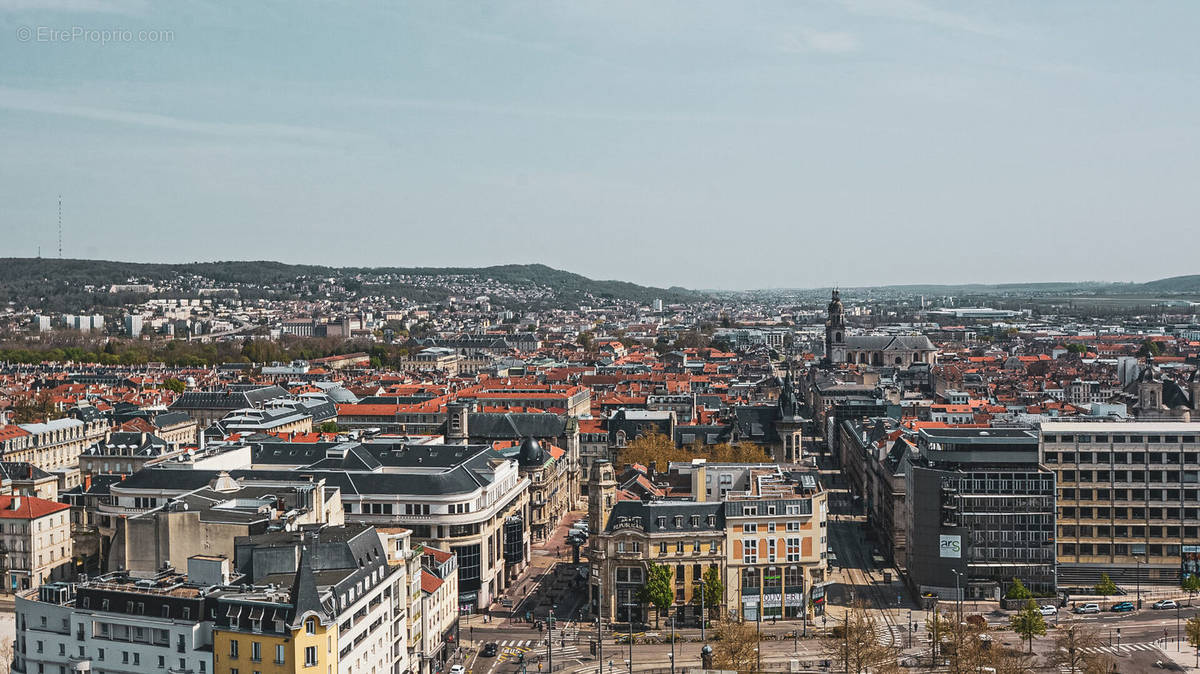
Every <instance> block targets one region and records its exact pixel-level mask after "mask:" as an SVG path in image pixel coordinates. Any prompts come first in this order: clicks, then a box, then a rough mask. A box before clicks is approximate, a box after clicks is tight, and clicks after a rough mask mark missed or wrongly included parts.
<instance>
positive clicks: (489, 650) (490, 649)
mask: <svg viewBox="0 0 1200 674" xmlns="http://www.w3.org/2000/svg"><path fill="white" fill-rule="evenodd" d="M499 651H500V647H499V646H497V645H496V644H495V643H490V644H484V646H483V650H482V651H480V653H479V656H480V657H482V658H494V657H496V653H498V652H499Z"/></svg>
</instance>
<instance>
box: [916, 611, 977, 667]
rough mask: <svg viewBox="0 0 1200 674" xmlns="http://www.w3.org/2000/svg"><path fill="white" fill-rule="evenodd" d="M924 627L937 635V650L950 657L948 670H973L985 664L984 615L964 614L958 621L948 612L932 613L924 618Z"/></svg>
mask: <svg viewBox="0 0 1200 674" xmlns="http://www.w3.org/2000/svg"><path fill="white" fill-rule="evenodd" d="M925 627H926V629H928V630H929V633H930V634H937V646H938V652H939V653H941V654H942V656H943V657H947V658H949V660H950V667H951V671H953V672H975V671H978V670H979V668H980V667H983V666H984V664H985V662H984V656H985V655H986V649H985V644H984V637H983V634H984V632H986V631H987V620H986V619H984V618H983V616H979V615H972V616H966V617H965V618H964V619H963V620H962V621H961V622H959V621H958V620H957V619H956V618H955V616H954V615H953V614H952V613H951V612H949V611H947V612H945V613H941V614H939V613H936V612H935V613H934V614H933V615H931V616H929V618H927V619H926V620H925Z"/></svg>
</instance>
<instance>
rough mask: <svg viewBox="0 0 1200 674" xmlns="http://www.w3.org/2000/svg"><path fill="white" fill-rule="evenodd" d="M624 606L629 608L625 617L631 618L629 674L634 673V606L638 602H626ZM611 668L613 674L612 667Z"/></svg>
mask: <svg viewBox="0 0 1200 674" xmlns="http://www.w3.org/2000/svg"><path fill="white" fill-rule="evenodd" d="M624 606H625V608H626V609H628V610H627V611H626V615H625V617H626V618H629V659H628V660H626V661H625V662H627V663H629V674H633V607H634V606H637V602H632V601H631V602H628V603H626V604H624ZM609 670H610V674H611V670H612V668H611V667H610V668H609Z"/></svg>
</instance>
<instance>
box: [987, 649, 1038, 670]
mask: <svg viewBox="0 0 1200 674" xmlns="http://www.w3.org/2000/svg"><path fill="white" fill-rule="evenodd" d="M983 665H984V666H988V667H991V668H992V669H993V670H995V671H996V674H1032V673H1033V672H1037V671H1041V670H1040V669H1038V667H1037V666H1036V656H1034V655H1032V654H1030V653H1022V652H1021V650H1020V649H1019V648H1004V647H1003V646H999V645H997V644H993V645H991V646H990V647H989V648H988V650H987V652H986V654H985V655H984V657H983Z"/></svg>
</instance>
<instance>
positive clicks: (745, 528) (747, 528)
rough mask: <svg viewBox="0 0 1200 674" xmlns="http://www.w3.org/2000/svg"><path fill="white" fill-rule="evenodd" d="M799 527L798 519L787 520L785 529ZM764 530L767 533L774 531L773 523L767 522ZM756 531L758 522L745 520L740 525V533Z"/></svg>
mask: <svg viewBox="0 0 1200 674" xmlns="http://www.w3.org/2000/svg"><path fill="white" fill-rule="evenodd" d="M800 528H801V526H800V522H799V521H798V520H789V521H788V522H787V530H788V531H800ZM766 531H767V533H775V523H774V522H767V524H766ZM757 532H758V523H757V522H747V523H745V524H743V525H742V533H747V534H753V533H757Z"/></svg>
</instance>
